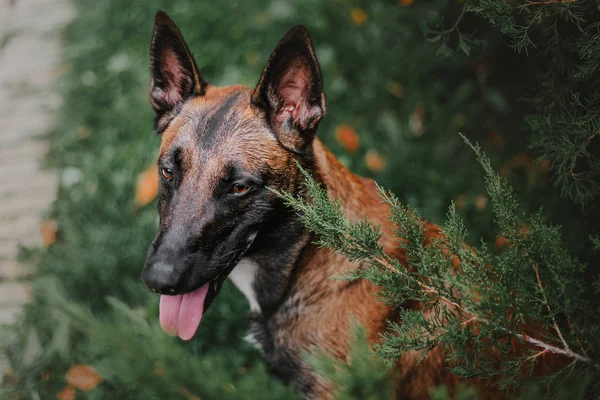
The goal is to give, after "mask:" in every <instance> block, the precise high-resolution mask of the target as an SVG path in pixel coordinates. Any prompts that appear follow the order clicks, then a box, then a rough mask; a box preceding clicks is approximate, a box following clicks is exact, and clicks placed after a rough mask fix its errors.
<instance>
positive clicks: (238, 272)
mask: <svg viewBox="0 0 600 400" xmlns="http://www.w3.org/2000/svg"><path fill="white" fill-rule="evenodd" d="M257 270H258V264H257V263H255V262H254V261H252V260H250V259H248V258H242V259H241V260H240V262H239V263H238V265H236V266H235V268H234V269H233V271H231V274H229V278H230V279H231V281H232V282H233V284H234V285H235V286H236V287H237V288H238V289H239V290H240V292H242V293H243V294H244V296H246V298H247V299H248V303H249V304H250V310H251V311H252V312H258V313H260V305H259V304H258V300H257V298H256V291H255V290H254V280H255V279H256V272H257Z"/></svg>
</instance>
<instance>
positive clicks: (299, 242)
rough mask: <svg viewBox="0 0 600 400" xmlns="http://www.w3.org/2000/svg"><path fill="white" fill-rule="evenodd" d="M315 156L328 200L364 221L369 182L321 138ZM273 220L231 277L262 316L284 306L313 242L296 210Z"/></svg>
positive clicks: (282, 212) (315, 145) (315, 172)
mask: <svg viewBox="0 0 600 400" xmlns="http://www.w3.org/2000/svg"><path fill="white" fill-rule="evenodd" d="M312 157H314V169H313V175H314V178H315V179H316V180H318V181H319V182H321V183H322V184H323V186H324V187H325V188H326V190H327V192H328V194H329V197H330V198H332V199H337V200H339V201H340V202H341V205H342V208H343V210H344V213H345V215H346V216H347V217H348V218H351V219H358V218H362V217H363V216H364V204H363V202H362V201H361V200H360V199H361V197H362V196H364V194H365V193H364V191H365V187H369V186H368V185H365V183H366V182H367V180H365V179H362V178H359V177H358V176H356V175H354V174H352V173H351V172H350V171H349V170H348V169H347V168H346V167H344V166H343V165H342V164H341V163H340V162H339V161H338V160H337V159H336V158H335V156H333V154H331V153H330V152H329V150H328V149H327V148H326V147H325V146H324V145H323V144H322V143H321V142H320V141H319V140H318V139H316V140H315V141H314V142H313V145H312ZM369 182H371V185H372V181H369ZM372 187H373V190H374V185H372ZM361 209H362V211H361ZM361 212H362V213H363V214H361ZM272 220H273V221H272V222H271V223H268V225H267V226H266V227H263V229H261V233H260V234H259V238H257V243H256V247H257V248H259V249H260V250H259V251H257V252H254V253H252V252H250V255H249V256H248V257H246V258H244V259H242V260H241V261H240V262H239V264H238V265H237V266H236V268H235V269H234V270H233V272H232V273H231V275H230V278H231V280H232V281H233V283H234V284H235V285H236V286H237V287H238V289H239V290H240V291H241V292H242V293H243V294H244V295H245V296H246V298H247V299H248V303H249V305H250V310H251V312H252V313H253V314H260V315H262V316H263V317H265V316H268V315H269V314H271V313H272V312H274V311H275V310H276V309H277V307H279V305H280V304H281V303H282V301H283V300H284V298H285V296H286V293H287V291H288V289H289V285H290V281H291V279H292V276H293V273H294V269H295V267H296V265H297V264H298V262H299V258H300V255H301V254H302V252H303V250H305V248H306V247H307V246H313V245H312V243H311V242H313V241H314V240H313V239H312V237H313V235H311V233H310V232H309V231H308V230H307V229H306V228H305V227H304V225H303V224H302V222H301V221H300V219H299V218H298V216H297V215H296V214H295V212H294V211H292V210H290V209H282V210H279V211H278V212H276V216H275V217H274V218H272ZM327 251H329V250H327Z"/></svg>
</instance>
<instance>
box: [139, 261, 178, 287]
mask: <svg viewBox="0 0 600 400" xmlns="http://www.w3.org/2000/svg"><path fill="white" fill-rule="evenodd" d="M142 280H143V281H144V282H145V283H146V285H147V286H148V288H150V290H151V291H153V292H155V293H160V294H175V290H176V286H177V283H178V282H179V274H178V273H177V272H176V271H175V267H174V266H173V265H171V264H168V263H166V262H164V261H156V262H154V263H152V264H146V267H145V268H144V272H143V273H142Z"/></svg>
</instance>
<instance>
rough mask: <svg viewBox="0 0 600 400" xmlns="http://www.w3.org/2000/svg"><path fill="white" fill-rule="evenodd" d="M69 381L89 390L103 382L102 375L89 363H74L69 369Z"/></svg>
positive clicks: (78, 387)
mask: <svg viewBox="0 0 600 400" xmlns="http://www.w3.org/2000/svg"><path fill="white" fill-rule="evenodd" d="M67 382H68V383H69V385H71V386H74V387H76V388H77V389H80V390H83V391H88V390H92V389H94V388H95V387H96V386H98V385H99V384H100V383H101V382H102V377H101V376H100V374H98V372H96V370H95V369H94V368H92V367H90V366H89V365H74V366H72V367H71V368H70V369H69V370H68V371H67Z"/></svg>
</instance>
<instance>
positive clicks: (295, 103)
mask: <svg viewBox="0 0 600 400" xmlns="http://www.w3.org/2000/svg"><path fill="white" fill-rule="evenodd" d="M252 101H253V103H254V104H256V105H257V106H258V107H260V108H262V109H264V110H265V112H266V115H267V118H268V119H269V123H270V124H271V127H272V129H273V131H274V132H275V134H276V135H277V138H278V140H279V142H280V143H281V144H282V145H283V146H284V147H286V148H288V149H289V150H292V151H295V152H302V151H303V150H304V149H305V148H306V146H308V145H309V144H310V143H311V142H312V140H313V139H314V137H315V133H316V129H317V125H318V124H319V121H320V120H321V118H322V117H323V116H324V115H325V94H324V93H323V81H322V79H321V70H320V68H319V62H318V61H317V57H316V56H315V51H314V49H313V47H312V43H311V40H310V36H309V34H308V32H307V30H306V29H305V28H304V27H302V26H297V27H295V28H293V29H292V30H290V31H289V32H288V33H287V34H286V35H285V36H284V37H283V38H282V39H281V40H280V41H279V43H278V44H277V47H275V50H274V51H273V54H271V58H269V62H268V63H267V65H266V67H265V69H264V70H263V73H262V76H261V78H260V81H259V82H258V85H257V86H256V89H255V90H254V94H253V96H252Z"/></svg>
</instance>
